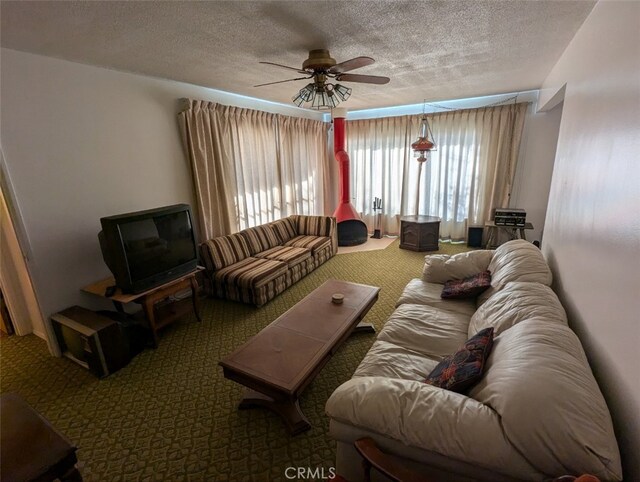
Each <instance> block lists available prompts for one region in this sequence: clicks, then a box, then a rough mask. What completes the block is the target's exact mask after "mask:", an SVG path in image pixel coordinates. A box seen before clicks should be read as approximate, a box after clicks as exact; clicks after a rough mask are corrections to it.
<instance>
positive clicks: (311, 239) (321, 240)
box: [284, 235, 331, 254]
mask: <svg viewBox="0 0 640 482" xmlns="http://www.w3.org/2000/svg"><path fill="white" fill-rule="evenodd" d="M284 245H285V246H293V247H294V248H306V249H310V250H311V253H312V254H316V252H317V251H320V250H321V249H324V248H326V247H329V248H330V247H331V238H328V237H326V236H307V235H300V236H296V237H295V238H293V239H290V240H289V241H287V242H286V243H284Z"/></svg>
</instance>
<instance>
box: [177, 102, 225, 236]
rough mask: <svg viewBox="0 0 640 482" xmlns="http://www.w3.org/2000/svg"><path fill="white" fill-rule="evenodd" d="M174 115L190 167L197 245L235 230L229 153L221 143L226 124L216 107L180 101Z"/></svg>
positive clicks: (210, 104) (210, 103)
mask: <svg viewBox="0 0 640 482" xmlns="http://www.w3.org/2000/svg"><path fill="white" fill-rule="evenodd" d="M183 101H184V102H185V103H186V105H185V110H183V111H182V112H180V113H179V114H178V124H179V128H180V134H181V137H182V142H183V144H184V149H185V152H186V154H187V157H188V159H189V161H190V164H191V171H192V174H193V181H194V188H195V194H196V202H197V209H195V211H196V213H197V217H198V224H199V230H198V234H199V237H200V241H204V240H206V239H209V238H212V237H215V236H222V235H225V234H229V233H232V232H233V231H235V227H236V224H237V222H236V212H235V211H236V210H235V202H234V196H235V181H234V177H235V175H234V161H233V151H232V150H231V149H230V146H229V143H228V142H225V141H224V139H227V138H228V137H229V129H230V126H229V123H228V122H227V121H226V120H225V119H224V116H220V115H219V112H218V110H217V109H216V106H217V104H215V103H212V102H205V101H198V100H187V99H184V100H183Z"/></svg>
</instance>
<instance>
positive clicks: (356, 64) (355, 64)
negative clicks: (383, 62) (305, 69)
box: [329, 57, 375, 74]
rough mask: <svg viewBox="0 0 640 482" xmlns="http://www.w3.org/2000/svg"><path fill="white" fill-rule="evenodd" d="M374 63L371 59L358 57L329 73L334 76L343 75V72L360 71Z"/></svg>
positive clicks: (331, 69) (338, 65) (330, 70)
mask: <svg viewBox="0 0 640 482" xmlns="http://www.w3.org/2000/svg"><path fill="white" fill-rule="evenodd" d="M374 62H375V60H373V59H372V58H371V57H356V58H354V59H351V60H345V61H344V62H340V63H339V64H336V65H334V66H333V67H331V68H330V69H329V72H330V73H332V74H341V73H343V72H349V71H350V70H355V69H359V68H360V67H366V66H367V65H371V64H372V63H374Z"/></svg>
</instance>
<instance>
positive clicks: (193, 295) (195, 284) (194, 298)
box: [190, 276, 202, 322]
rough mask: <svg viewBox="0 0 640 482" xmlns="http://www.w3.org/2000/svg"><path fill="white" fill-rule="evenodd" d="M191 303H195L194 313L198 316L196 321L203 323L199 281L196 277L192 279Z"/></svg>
mask: <svg viewBox="0 0 640 482" xmlns="http://www.w3.org/2000/svg"><path fill="white" fill-rule="evenodd" d="M190 281H191V302H192V303H193V312H194V313H195V314H196V320H198V321H200V322H201V321H202V319H201V318H200V311H198V280H197V279H196V277H195V276H193V277H192V278H191V279H190Z"/></svg>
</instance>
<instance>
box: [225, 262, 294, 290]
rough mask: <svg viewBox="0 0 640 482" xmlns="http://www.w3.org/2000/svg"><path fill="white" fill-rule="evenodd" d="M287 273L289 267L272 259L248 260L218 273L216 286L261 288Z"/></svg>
mask: <svg viewBox="0 0 640 482" xmlns="http://www.w3.org/2000/svg"><path fill="white" fill-rule="evenodd" d="M286 273H287V265H286V263H283V262H281V261H276V260H272V259H259V258H246V259H244V260H243V261H241V262H240V263H236V264H235V265H233V266H228V267H226V268H224V269H221V270H220V271H218V272H216V274H215V280H216V284H223V285H227V284H232V285H235V286H239V287H240V288H259V287H260V286H262V285H264V284H265V283H268V282H269V281H271V280H273V279H274V278H277V277H278V276H281V275H283V274H286Z"/></svg>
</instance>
